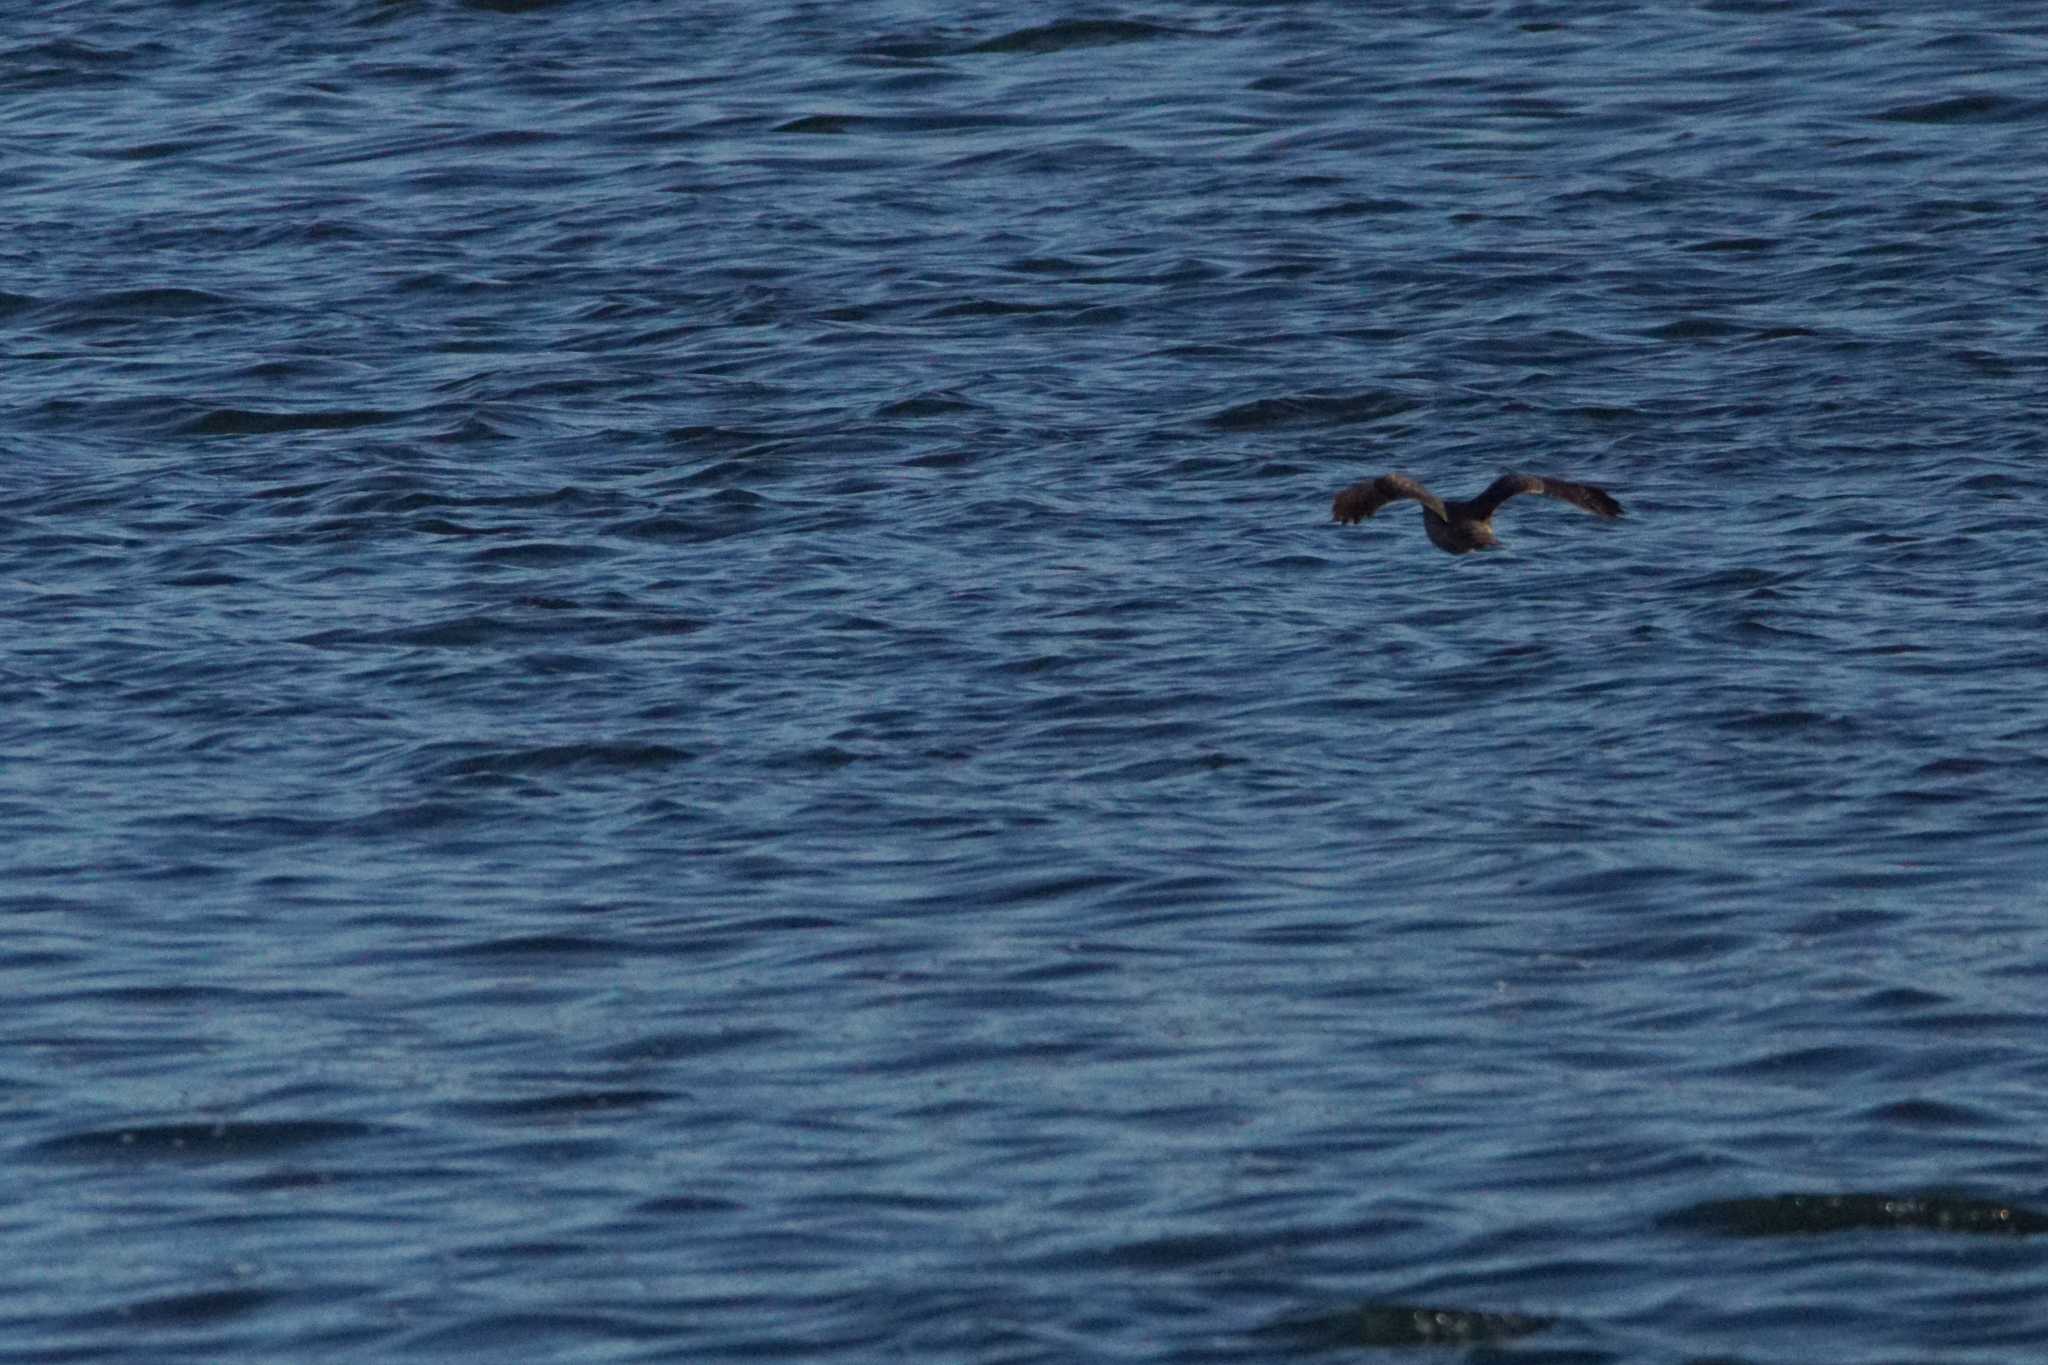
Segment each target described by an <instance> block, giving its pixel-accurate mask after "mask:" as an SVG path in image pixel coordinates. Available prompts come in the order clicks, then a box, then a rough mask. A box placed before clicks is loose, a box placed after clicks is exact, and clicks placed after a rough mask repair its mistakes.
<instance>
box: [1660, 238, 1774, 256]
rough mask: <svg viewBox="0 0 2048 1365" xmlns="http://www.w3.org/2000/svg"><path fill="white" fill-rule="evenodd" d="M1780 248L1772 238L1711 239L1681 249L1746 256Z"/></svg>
mask: <svg viewBox="0 0 2048 1365" xmlns="http://www.w3.org/2000/svg"><path fill="white" fill-rule="evenodd" d="M1777 246H1778V242H1777V240H1776V239H1775V238H1771V237H1710V238H1708V239H1706V240H1705V241H1700V242H1692V243H1689V244H1687V245H1686V246H1685V247H1683V248H1681V249H1682V250H1685V251H1700V252H1712V253H1715V254H1720V253H1729V252H1740V253H1744V254H1748V253H1753V252H1759V251H1771V250H1773V249H1775V248H1776V247H1777Z"/></svg>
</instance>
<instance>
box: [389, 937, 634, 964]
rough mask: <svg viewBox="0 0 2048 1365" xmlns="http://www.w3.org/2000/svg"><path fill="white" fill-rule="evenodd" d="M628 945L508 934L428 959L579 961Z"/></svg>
mask: <svg viewBox="0 0 2048 1365" xmlns="http://www.w3.org/2000/svg"><path fill="white" fill-rule="evenodd" d="M623 946H624V945H622V944H620V943H619V942H617V941H616V940H613V939H607V938H597V937H594V936H592V935H589V934H569V933H558V934H547V933H543V934H507V935H505V936H504V937H502V938H495V939H492V940H491V941H489V942H488V943H457V944H450V945H447V946H444V947H440V948H435V949H431V950H428V952H427V955H428V956H433V957H442V958H455V959H460V960H462V961H465V962H494V963H521V962H545V961H551V960H554V961H575V960H578V959H588V958H596V957H607V956H613V955H616V954H618V953H619V952H620V951H621V949H622V947H623Z"/></svg>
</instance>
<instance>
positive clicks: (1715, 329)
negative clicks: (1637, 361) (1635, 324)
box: [1647, 317, 1749, 341]
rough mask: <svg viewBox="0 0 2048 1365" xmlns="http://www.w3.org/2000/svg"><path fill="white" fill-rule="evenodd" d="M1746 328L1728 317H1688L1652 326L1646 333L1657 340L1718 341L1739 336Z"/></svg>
mask: <svg viewBox="0 0 2048 1365" xmlns="http://www.w3.org/2000/svg"><path fill="white" fill-rule="evenodd" d="M1748 330H1749V328H1747V327H1745V326H1744V325H1743V324H1741V323H1739V322H1735V321H1732V320H1730V319H1728V318H1712V317H1689V318H1679V319H1678V320H1677V321H1675V322H1667V323H1665V324H1664V325H1663V326H1661V327H1654V328H1652V329H1651V330H1650V331H1649V332H1648V333H1647V335H1649V336H1650V337H1653V338H1655V339H1656V340H1658V341H1720V340H1722V339H1724V338H1726V337H1732V336H1740V335H1741V334H1742V333H1744V332H1746V331H1748Z"/></svg>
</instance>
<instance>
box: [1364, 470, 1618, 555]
mask: <svg viewBox="0 0 2048 1365" xmlns="http://www.w3.org/2000/svg"><path fill="white" fill-rule="evenodd" d="M1517 493H1541V494H1542V495H1543V496H1544V497H1546V498H1556V499H1557V500H1558V501H1559V502H1568V503H1570V504H1571V505H1572V506H1574V507H1583V508H1585V509H1586V510H1587V511H1588V512H1591V513H1592V514H1593V515H1594V516H1596V517H1605V518H1607V519H1608V520H1610V521H1611V520H1613V519H1614V518H1615V517H1618V516H1620V515H1621V504H1620V503H1618V502H1616V501H1615V500H1614V497H1613V495H1612V494H1610V493H1608V491H1607V490H1606V489H1604V488H1595V487H1593V485H1591V484H1589V483H1567V482H1566V481H1565V480H1563V479H1539V478H1537V477H1536V476H1535V475H1534V474H1503V475H1501V476H1500V477H1499V478H1497V479H1495V480H1494V481H1493V482H1492V483H1491V484H1490V485H1488V487H1487V489H1486V491H1485V492H1484V493H1481V494H1480V495H1479V496H1478V497H1476V498H1472V499H1470V500H1468V501H1465V502H1445V501H1444V500H1443V499H1442V498H1439V497H1438V496H1437V495H1436V494H1434V493H1432V492H1430V491H1429V490H1428V489H1427V488H1424V487H1423V486H1422V485H1421V484H1419V483H1417V482H1416V481H1415V480H1413V479H1411V478H1409V477H1408V476H1407V475H1406V474H1382V475H1380V476H1379V477H1378V478H1377V479H1366V480H1364V481H1363V482H1360V483H1354V484H1352V485H1351V487H1349V488H1347V489H1345V490H1344V491H1343V492H1341V493H1339V494H1338V495H1337V500H1336V501H1335V502H1334V503H1332V504H1331V505H1330V514H1331V515H1332V516H1334V517H1335V518H1336V519H1337V520H1338V521H1341V522H1344V523H1345V524H1346V525H1354V524H1356V523H1358V522H1361V521H1364V520H1365V519H1366V518H1367V517H1370V516H1371V515H1372V514H1373V513H1375V512H1377V511H1379V510H1380V509H1381V508H1382V507H1385V506H1386V505H1387V504H1388V503H1390V502H1399V501H1400V500H1401V499H1403V498H1413V499H1414V500H1415V501H1417V502H1419V503H1421V504H1422V529H1423V530H1425V531H1427V532H1429V539H1430V543H1431V544H1433V545H1435V546H1436V547H1437V548H1438V549H1439V550H1448V551H1449V552H1450V553H1452V554H1454V555H1462V554H1467V553H1470V552H1471V551H1473V550H1492V549H1497V548H1499V546H1500V541H1499V540H1498V539H1497V538H1496V537H1495V536H1494V534H1493V514H1494V511H1495V509H1497V508H1498V507H1499V506H1500V505H1501V504H1502V503H1504V502H1506V501H1507V500H1508V499H1509V498H1512V497H1514V496H1515V494H1517Z"/></svg>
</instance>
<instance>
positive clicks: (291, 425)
mask: <svg viewBox="0 0 2048 1365" xmlns="http://www.w3.org/2000/svg"><path fill="white" fill-rule="evenodd" d="M399 416H400V414H397V413H391V412H382V411H377V410H374V409H370V410H359V411H358V410H344V411H339V412H254V411H249V410H246V409H242V408H215V409H213V410H212V411H210V412H205V413H202V414H200V415H199V416H197V417H194V418H192V419H191V420H190V421H188V422H185V423H183V424H182V425H180V426H179V427H178V428H177V429H176V430H175V432H174V433H173V434H174V435H178V436H267V435H275V434H277V433H279V432H287V431H352V430H354V429H355V428H357V427H373V426H379V425H382V424H383V423H386V422H391V421H395V420H397V419H398V418H399Z"/></svg>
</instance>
